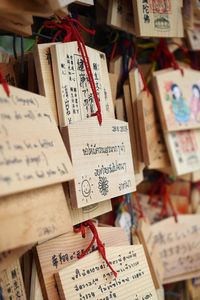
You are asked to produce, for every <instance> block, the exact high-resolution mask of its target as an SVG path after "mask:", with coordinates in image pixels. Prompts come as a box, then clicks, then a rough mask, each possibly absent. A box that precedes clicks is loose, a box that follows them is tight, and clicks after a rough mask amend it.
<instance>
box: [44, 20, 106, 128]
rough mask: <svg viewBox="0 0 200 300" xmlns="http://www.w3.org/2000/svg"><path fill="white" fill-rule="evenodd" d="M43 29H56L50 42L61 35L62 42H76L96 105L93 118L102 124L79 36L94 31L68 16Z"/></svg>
mask: <svg viewBox="0 0 200 300" xmlns="http://www.w3.org/2000/svg"><path fill="white" fill-rule="evenodd" d="M44 28H49V29H54V30H55V29H56V30H57V31H56V33H55V34H54V36H53V38H52V41H53V42H55V41H56V39H57V37H58V36H60V35H62V34H63V36H64V37H63V42H64V43H66V42H72V41H77V44H78V50H79V51H80V53H81V56H82V58H83V63H84V66H85V70H86V73H87V76H88V80H89V83H90V87H91V90H92V93H93V96H94V101H95V104H96V108H97V111H96V113H95V114H93V115H95V116H97V119H98V122H99V125H101V124H102V114H101V106H100V101H99V98H98V95H97V90H96V85H95V81H94V77H93V74H92V70H91V66H90V61H89V57H88V53H87V49H86V46H85V42H84V40H83V37H82V35H81V32H80V31H81V30H84V31H85V32H87V33H89V34H91V35H94V34H95V31H94V30H90V29H87V28H86V27H84V26H83V25H82V24H81V23H80V22H79V21H78V20H76V19H73V18H71V17H69V16H66V17H64V18H59V19H58V20H57V21H55V20H52V21H47V22H45V23H44Z"/></svg>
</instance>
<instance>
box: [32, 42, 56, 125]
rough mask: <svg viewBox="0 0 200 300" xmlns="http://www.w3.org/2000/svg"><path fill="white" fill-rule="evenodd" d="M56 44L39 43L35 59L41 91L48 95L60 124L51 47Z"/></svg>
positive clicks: (35, 51)
mask: <svg viewBox="0 0 200 300" xmlns="http://www.w3.org/2000/svg"><path fill="white" fill-rule="evenodd" d="M54 44H55V43H45V44H39V45H37V46H36V48H35V49H34V61H35V65H36V66H37V68H36V75H37V81H38V88H39V92H40V94H41V95H43V96H46V97H47V100H48V102H49V106H50V108H51V110H52V113H53V116H54V119H55V121H56V123H57V124H58V114H57V107H56V93H55V87H54V79H53V70H52V62H51V52H50V47H51V46H52V45H54Z"/></svg>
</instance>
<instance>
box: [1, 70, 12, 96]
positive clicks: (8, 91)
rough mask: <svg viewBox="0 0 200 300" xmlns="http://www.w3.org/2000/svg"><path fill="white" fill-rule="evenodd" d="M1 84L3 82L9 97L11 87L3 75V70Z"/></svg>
mask: <svg viewBox="0 0 200 300" xmlns="http://www.w3.org/2000/svg"><path fill="white" fill-rule="evenodd" d="M0 84H2V86H3V89H4V91H5V93H6V95H7V96H8V97H9V96H10V88H9V85H8V83H7V81H6V80H5V78H4V77H3V75H2V73H1V71H0Z"/></svg>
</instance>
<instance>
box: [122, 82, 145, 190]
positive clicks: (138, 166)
mask: <svg viewBox="0 0 200 300" xmlns="http://www.w3.org/2000/svg"><path fill="white" fill-rule="evenodd" d="M123 91H124V100H125V107H126V116H127V121H128V125H129V132H130V141H131V149H132V158H133V164H134V170H135V182H136V185H138V184H139V183H140V182H141V181H142V179H143V174H142V173H143V172H142V171H143V168H144V165H143V163H141V162H140V161H139V159H138V153H137V146H136V128H135V123H134V116H133V109H132V101H131V93H130V87H129V83H128V82H127V83H125V84H124V86H123ZM140 174H141V175H140Z"/></svg>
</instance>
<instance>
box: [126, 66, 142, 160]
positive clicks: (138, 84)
mask: <svg viewBox="0 0 200 300" xmlns="http://www.w3.org/2000/svg"><path fill="white" fill-rule="evenodd" d="M129 85H130V92H131V101H132V109H133V119H134V125H135V133H136V146H137V155H138V160H140V161H141V162H143V161H144V159H143V154H142V144H141V136H140V131H139V119H138V113H137V103H136V101H137V97H138V96H139V94H140V93H141V91H142V90H143V88H144V85H143V82H142V79H141V75H140V73H139V71H138V69H136V68H135V69H132V70H131V71H130V72H129Z"/></svg>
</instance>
